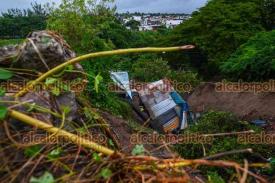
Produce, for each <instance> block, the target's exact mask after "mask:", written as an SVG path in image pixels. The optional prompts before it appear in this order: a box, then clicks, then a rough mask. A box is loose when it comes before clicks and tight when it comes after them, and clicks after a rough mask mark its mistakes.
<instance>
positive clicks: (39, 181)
mask: <svg viewBox="0 0 275 183" xmlns="http://www.w3.org/2000/svg"><path fill="white" fill-rule="evenodd" d="M30 183H54V177H53V175H52V174H51V173H49V172H45V173H44V174H43V175H42V176H41V177H38V178H36V177H31V179H30Z"/></svg>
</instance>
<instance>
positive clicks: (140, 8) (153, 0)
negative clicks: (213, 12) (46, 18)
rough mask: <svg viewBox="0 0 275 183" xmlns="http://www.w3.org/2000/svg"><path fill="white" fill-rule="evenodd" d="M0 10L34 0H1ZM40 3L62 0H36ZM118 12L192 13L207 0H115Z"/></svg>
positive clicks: (21, 7) (26, 6) (27, 5)
mask: <svg viewBox="0 0 275 183" xmlns="http://www.w3.org/2000/svg"><path fill="white" fill-rule="evenodd" d="M0 1H2V2H0V3H1V4H0V11H1V12H3V11H5V10H7V9H9V8H20V9H23V8H28V7H30V3H31V2H33V1H34V0H0ZM36 1H37V2H38V3H41V4H43V3H46V2H57V3H58V2H60V1H61V0H36ZM115 1H116V5H117V10H118V12H127V11H129V12H152V13H191V12H193V11H195V10H196V9H198V8H200V7H202V6H203V5H205V3H206V2H207V0H115Z"/></svg>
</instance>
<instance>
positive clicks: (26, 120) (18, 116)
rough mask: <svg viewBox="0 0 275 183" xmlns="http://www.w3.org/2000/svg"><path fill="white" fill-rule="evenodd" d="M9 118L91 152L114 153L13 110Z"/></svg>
mask: <svg viewBox="0 0 275 183" xmlns="http://www.w3.org/2000/svg"><path fill="white" fill-rule="evenodd" d="M9 116H10V117H13V118H15V119H17V120H20V121H22V122H24V123H26V124H29V125H32V126H34V127H37V128H39V129H43V130H45V131H47V132H49V133H52V134H55V136H57V137H63V138H64V139H66V140H70V141H72V142H73V143H75V144H78V145H80V146H83V147H86V148H90V149H93V150H95V151H97V152H100V153H102V154H105V155H112V154H114V153H115V152H114V151H113V150H111V149H108V148H106V147H104V146H101V145H99V144H97V143H95V142H93V141H91V140H87V139H85V138H82V137H79V136H77V135H75V134H72V133H70V132H67V131H65V130H62V129H60V128H56V127H54V126H52V125H49V124H47V123H45V122H43V121H40V120H38V119H35V118H32V117H30V116H28V115H25V114H23V113H21V112H18V111H15V110H10V111H9Z"/></svg>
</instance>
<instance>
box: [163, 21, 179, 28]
mask: <svg viewBox="0 0 275 183" xmlns="http://www.w3.org/2000/svg"><path fill="white" fill-rule="evenodd" d="M182 22H183V20H166V22H165V26H166V28H169V29H173V28H175V27H176V26H178V25H179V24H181V23H182Z"/></svg>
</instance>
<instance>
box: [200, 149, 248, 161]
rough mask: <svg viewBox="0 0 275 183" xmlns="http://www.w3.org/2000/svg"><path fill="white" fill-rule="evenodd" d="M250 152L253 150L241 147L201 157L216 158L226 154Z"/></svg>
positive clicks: (206, 158)
mask: <svg viewBox="0 0 275 183" xmlns="http://www.w3.org/2000/svg"><path fill="white" fill-rule="evenodd" d="M252 152H253V150H252V149H250V148H248V149H241V150H232V151H227V152H222V153H218V154H214V155H211V156H207V157H203V158H202V159H205V160H209V159H216V158H220V157H223V156H228V155H232V154H239V153H252Z"/></svg>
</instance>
